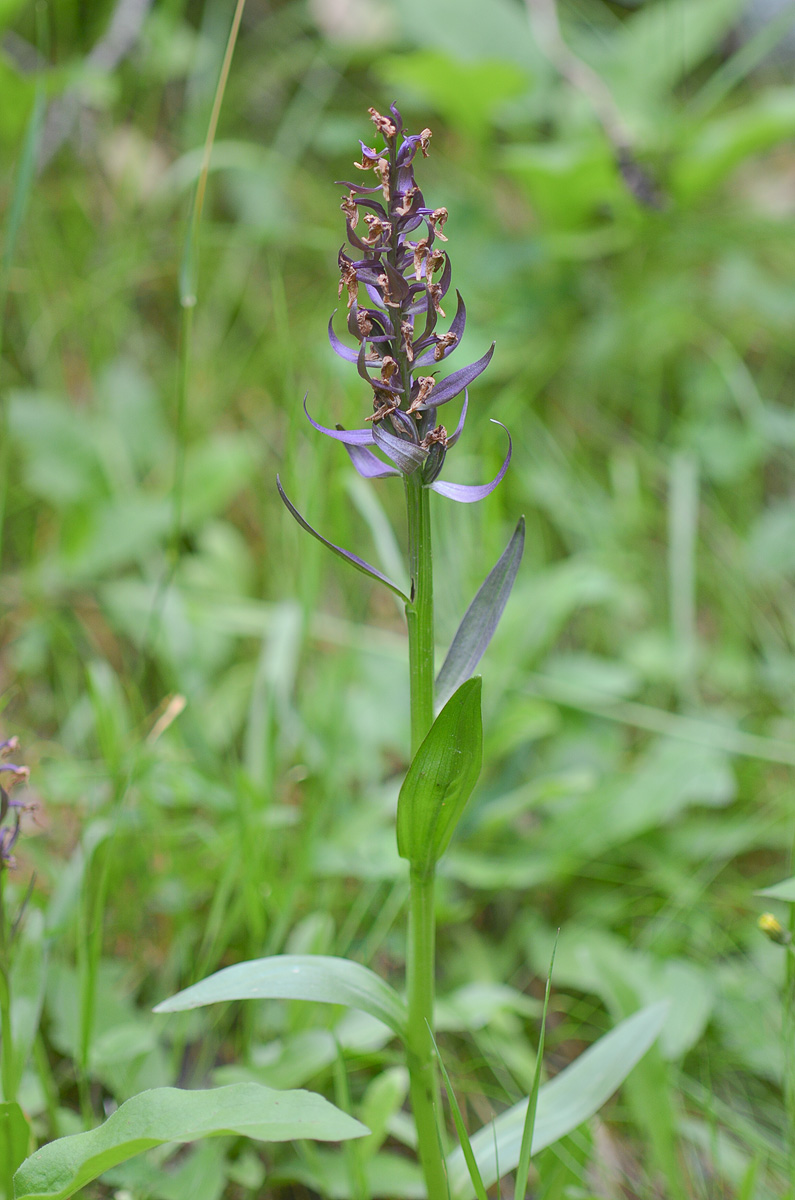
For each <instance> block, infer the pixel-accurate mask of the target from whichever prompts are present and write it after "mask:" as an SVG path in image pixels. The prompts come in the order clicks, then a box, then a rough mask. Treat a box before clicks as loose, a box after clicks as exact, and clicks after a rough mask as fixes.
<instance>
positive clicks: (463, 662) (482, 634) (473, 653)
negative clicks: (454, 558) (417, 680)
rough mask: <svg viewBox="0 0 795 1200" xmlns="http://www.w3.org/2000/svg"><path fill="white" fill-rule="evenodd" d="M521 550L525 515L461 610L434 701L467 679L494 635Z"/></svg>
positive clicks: (442, 701) (442, 699)
mask: <svg viewBox="0 0 795 1200" xmlns="http://www.w3.org/2000/svg"><path fill="white" fill-rule="evenodd" d="M523 551H524V517H520V518H519V522H518V524H517V526H516V529H515V530H514V532H513V536H512V537H511V540H510V541H509V543H508V545H507V546H506V547H505V549H504V550H503V552H502V554H501V555H500V557H499V559H498V561H497V563H496V564H495V566H494V567H493V568H492V569H491V571H490V572H489V574H488V575H487V576H486V578H485V579H484V581H483V583H482V584H481V585H480V588H479V589H478V592H477V595H476V596H475V599H474V600H473V601H472V603H471V604H470V606H469V608H468V609H467V610H466V612H465V613H464V619H463V620H462V622H461V624H460V625H459V626H458V630H457V631H456V635H455V637H454V638H453V641H452V643H451V645H450V649H449V650H448V652H447V657H446V658H445V660H444V662H443V663H442V669H441V670H440V672H439V674H438V676H437V679H436V703H437V706H438V707H441V706H442V705H443V704H446V703H447V700H448V699H449V697H450V696H452V694H453V692H454V691H455V689H456V688H457V687H460V685H461V684H462V683H463V681H464V680H465V679H468V678H469V677H470V675H471V674H472V672H473V671H474V670H475V667H476V666H477V665H478V663H479V662H480V660H481V658H482V657H483V654H484V652H485V650H486V647H487V646H488V644H489V642H490V641H491V639H492V636H493V635H494V631H495V629H496V628H497V624H498V622H499V619H500V617H501V616H502V613H503V609H504V608H505V605H506V604H507V602H508V597H509V596H510V594H511V588H512V587H513V584H514V580H515V579H516V573H517V571H518V570H519V564H520V563H521V561H522V553H523Z"/></svg>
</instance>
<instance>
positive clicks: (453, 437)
mask: <svg viewBox="0 0 795 1200" xmlns="http://www.w3.org/2000/svg"><path fill="white" fill-rule="evenodd" d="M389 111H390V116H386V117H385V116H382V115H381V113H379V112H376V110H375V109H374V108H371V109H370V116H371V118H372V120H373V123H374V125H375V127H376V130H377V132H378V134H380V137H381V139H382V140H383V142H384V147H383V149H380V150H379V149H375V148H371V147H369V146H366V145H365V144H364V142H361V143H360V145H361V160H360V161H359V162H356V163H355V164H354V165H355V166H356V167H357V168H358V169H359V170H360V171H364V172H366V173H367V172H372V176H371V178H372V179H373V181H374V182H373V183H372V185H369V186H368V185H365V184H361V183H356V182H352V183H351V182H345V183H343V184H342V186H344V187H345V188H346V189H347V194H346V195H345V196H343V198H342V204H341V208H342V211H343V213H344V214H345V224H346V230H347V238H348V248H346V247H345V246H343V247H342V249H341V250H340V252H339V260H338V261H339V267H340V283H339V295H340V297H342V296H343V294H344V295H345V296H346V299H347V308H346V314H347V330H348V333H349V334H350V335H351V337H352V338H353V339H354V340H355V343H356V345H355V346H350V345H347V344H345V343H344V342H343V341H341V340H340V338H339V337H338V336H337V334H336V333H335V332H334V328H333V323H332V322H333V318H332V321H329V328H328V333H329V340H330V342H331V346H332V349H333V350H334V351H335V352H336V353H337V354H338V355H339V356H340V357H341V358H343V359H345V360H346V361H347V362H349V363H351V364H352V365H355V366H356V369H357V371H358V373H359V375H360V376H361V378H362V380H363V381H364V382H365V383H366V384H367V385H368V387H369V388H370V405H371V407H370V411H369V412H368V415H367V416H366V417H365V418H364V421H365V425H366V426H367V427H366V428H361V429H351V430H346V429H343V428H342V427H341V426H337V427H336V428H335V429H329V428H327V427H325V426H323V425H320V424H318V423H317V421H314V420H313V419H312V417H310V416H309V413H308V412H307V417H308V419H309V420H310V422H311V423H312V425H313V426H314V427H315V429H317V430H319V431H320V432H321V433H323V434H325V435H326V436H327V437H331V438H334V439H335V440H337V441H340V442H342V443H343V445H344V446H345V447H346V449H347V451H348V453H349V455H350V457H351V461H352V462H353V465H354V467H355V468H356V470H357V471H358V472H359V474H360V475H362V476H364V477H365V478H366V479H381V478H385V477H387V476H390V475H403V476H407V475H411V474H413V473H414V472H419V473H420V478H421V481H422V484H423V486H424V487H427V488H430V489H432V490H433V491H435V492H439V493H440V494H441V495H443V496H447V497H449V498H450V499H452V500H457V501H459V502H460V503H472V502H473V501H476V500H481V499H483V497H484V496H488V495H489V493H490V492H492V491H493V490H494V489H495V488H496V487H497V485H498V484H499V483H500V481H501V480H502V478H503V476H504V475H505V472H506V471H507V469H508V464H509V462H510V460H511V439H510V435H509V436H508V453H507V454H506V457H505V461H504V462H503V464H502V466H501V468H500V470H499V471H498V473H497V475H496V476H495V478H494V479H492V480H491V482H490V483H485V484H479V485H478V484H457V483H445V482H443V481H441V480H440V479H439V474H440V472H441V471H442V468H443V466H444V462H445V458H446V456H447V452H448V450H450V449H451V448H452V447H453V446H454V445H455V444H456V442H457V441H458V439H459V437H460V436H461V433H462V430H463V428H464V422H465V420H466V413H467V404H468V393H467V388H468V386H469V385H470V384H471V383H472V382H473V381H474V380H475V379H477V377H478V375H480V374H481V373H482V372H483V371H485V369H486V367H487V366H488V365H489V362H490V361H491V357H492V354H493V353H494V343H492V345H491V347H490V348H489V349H488V350H487V351H486V353H485V354H484V355H483V356H482V357H481V358H479V359H478V360H477V361H476V362H474V363H471V364H469V365H468V366H465V367H461V368H460V369H459V370H457V371H453V372H452V373H451V374H449V375H447V376H446V377H444V378H439V364H441V363H443V362H444V361H445V360H446V359H447V358H448V357H449V356H450V355H451V354H453V353H454V352H455V350H456V349H457V348H458V346H459V345H460V343H461V339H462V337H463V333H464V327H465V324H466V307H465V305H464V301H463V300H462V298H461V295H460V294H459V293H458V292H456V309H455V313H454V315H453V316H452V319H451V321H450V324H449V326H448V328H447V329H446V331H444V332H440V331H439V329H438V323H439V320H440V318H442V319H444V317H445V310H444V308H443V305H444V304H446V303H447V300H446V297H447V295H448V292H449V289H450V284H451V280H452V272H451V268H450V258H449V256H448V253H447V250H446V249H445V246H446V245H447V240H448V239H447V236H446V234H445V233H444V232H443V231H444V228H445V224H446V222H447V215H448V214H447V209H446V208H433V207H430V206H429V205H427V204H426V202H425V199H424V197H423V194H422V192H421V191H420V189H419V187H418V186H417V183H416V181H415V178H414V161H415V157H416V155H417V153H418V151H419V152H420V153H421V154H422V155H423V156H425V157H427V154H428V144H429V141H430V138H431V131H430V129H424V130H423V131H422V133H418V134H407V133H406V132H405V131H404V129H403V120H402V118H401V115H400V113H399V112H398V110H397V108H396V107H395V105H394V104H393V105H392V106H391V107H390V110H389ZM462 394H463V398H464V399H463V406H462V411H461V417H460V420H459V421H458V424H457V425H456V428H455V429H454V431H453V432H452V433H448V430H447V428H446V426H445V425H444V424H442V423H441V421H440V420H439V412H438V410H439V408H440V407H441V406H442V405H444V404H447V403H448V402H449V401H450V400H454V399H455V398H456V397H458V396H461V395H462ZM304 410H305V411H306V403H305V404H304ZM498 423H499V422H498ZM506 432H507V430H506ZM376 451H380V453H381V455H383V458H382V457H379V454H378V453H376ZM279 491H280V493H281V495H282V498H283V499H284V501H285V503H286V504H287V505H288V507H289V508H290V511H291V512H292V513H293V515H294V516H296V517H298V514H297V512H296V510H295V509H294V508H293V506H292V505H291V504H290V503H289V501H288V500H287V497H286V496H285V495H284V492H283V490H282V488H281V484H279ZM299 519H300V518H299ZM301 523H302V524H305V523H304V522H303V520H302V519H301ZM305 527H307V528H308V526H305ZM310 532H312V533H315V530H310ZM316 536H317V534H316ZM321 540H323V541H325V539H321ZM326 544H327V545H330V543H326ZM331 548H332V549H334V550H336V551H337V552H338V553H342V554H343V556H344V557H346V558H348V559H349V561H354V559H353V556H350V555H348V554H347V552H345V551H340V550H339V548H338V547H334V546H332V547H331ZM354 565H361V564H359V562H358V560H357V561H355V562H354ZM368 573H370V572H369V570H368Z"/></svg>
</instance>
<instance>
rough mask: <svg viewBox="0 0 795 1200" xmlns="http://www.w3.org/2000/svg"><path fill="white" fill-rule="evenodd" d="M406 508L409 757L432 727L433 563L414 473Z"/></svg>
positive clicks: (423, 495)
mask: <svg viewBox="0 0 795 1200" xmlns="http://www.w3.org/2000/svg"><path fill="white" fill-rule="evenodd" d="M405 483H406V508H407V510H408V528H409V578H410V579H411V603H410V604H407V605H406V622H407V624H408V630H409V681H410V687H411V756H412V758H413V757H414V755H415V754H416V753H417V751H418V750H419V748H420V744H421V743H422V741H423V740H424V738H425V735H426V734H427V732H428V730H429V729H430V727H431V725H432V724H433V680H434V670H433V666H434V663H433V562H432V558H431V514H430V505H429V503H428V501H429V496H430V493H429V492H428V490H427V488H424V487H423V486H422V484H421V482H420V480H419V478H418V475H417V473H416V472H415V473H414V474H413V475H407V476H406V477H405Z"/></svg>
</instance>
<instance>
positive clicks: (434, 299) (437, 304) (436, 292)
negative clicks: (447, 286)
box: [428, 283, 446, 317]
mask: <svg viewBox="0 0 795 1200" xmlns="http://www.w3.org/2000/svg"><path fill="white" fill-rule="evenodd" d="M428 295H429V296H430V298H431V304H432V305H433V307H434V308H435V309H436V311H437V313H438V314H439V316H440V317H443V316H445V315H446V314H445V311H444V309H443V308H442V287H441V284H439V283H429V284H428Z"/></svg>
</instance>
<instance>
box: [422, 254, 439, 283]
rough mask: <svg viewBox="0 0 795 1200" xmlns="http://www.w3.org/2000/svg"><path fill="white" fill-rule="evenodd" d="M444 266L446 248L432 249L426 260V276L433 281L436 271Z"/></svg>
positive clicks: (429, 280)
mask: <svg viewBox="0 0 795 1200" xmlns="http://www.w3.org/2000/svg"><path fill="white" fill-rule="evenodd" d="M443 266H444V250H431V251H430V252H429V254H428V257H427V259H426V260H425V278H426V279H427V280H428V282H429V283H430V282H431V277H432V275H433V274H434V272H435V271H438V270H439V268H440V267H443Z"/></svg>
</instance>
